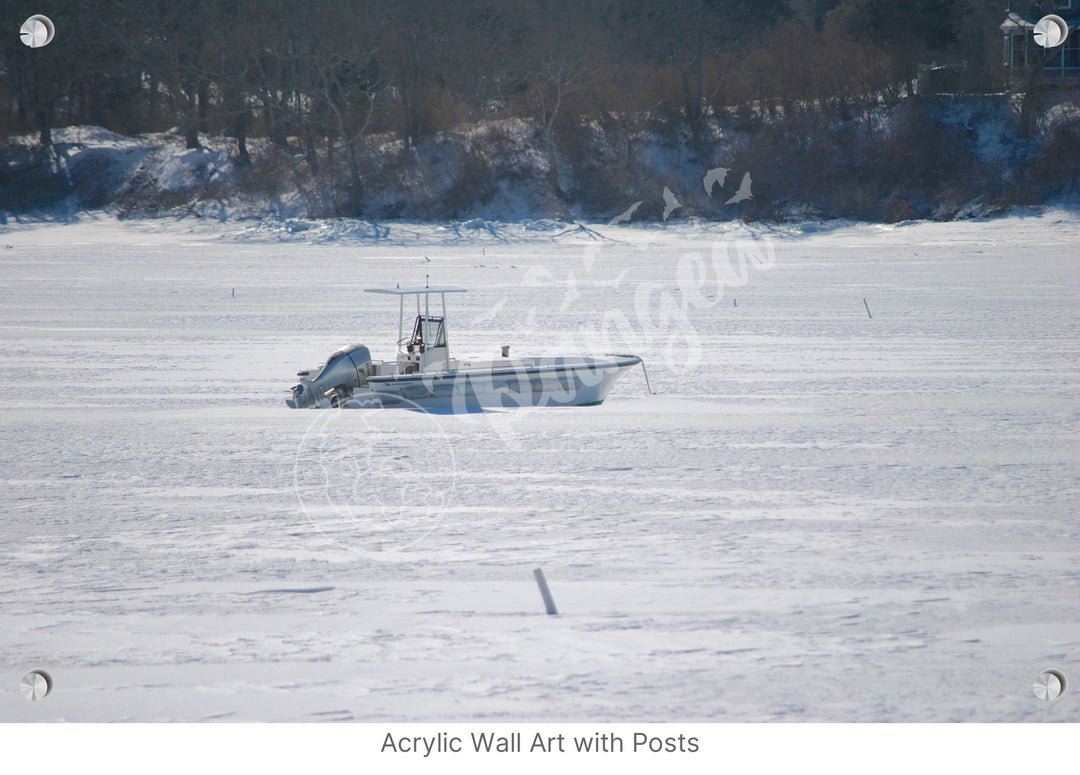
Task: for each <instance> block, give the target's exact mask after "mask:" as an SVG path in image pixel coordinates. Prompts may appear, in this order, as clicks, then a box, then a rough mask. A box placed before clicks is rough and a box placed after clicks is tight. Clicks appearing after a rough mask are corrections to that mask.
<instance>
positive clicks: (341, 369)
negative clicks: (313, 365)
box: [285, 344, 372, 409]
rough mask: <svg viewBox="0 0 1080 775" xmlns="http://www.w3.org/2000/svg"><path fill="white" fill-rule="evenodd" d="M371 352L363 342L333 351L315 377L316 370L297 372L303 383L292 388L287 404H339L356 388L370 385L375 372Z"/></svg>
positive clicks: (349, 396) (305, 406) (303, 407)
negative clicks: (372, 374)
mask: <svg viewBox="0 0 1080 775" xmlns="http://www.w3.org/2000/svg"><path fill="white" fill-rule="evenodd" d="M371 369H372V366H371V352H370V351H369V350H368V348H367V347H365V346H364V345H362V344H353V345H349V346H348V347H345V348H342V349H341V350H338V351H337V352H335V353H333V354H332V355H331V356H330V357H329V358H327V359H326V363H324V364H323V366H322V368H321V369H319V371H318V373H317V374H315V375H314V376H312V371H314V370H313V369H312V370H309V371H300V372H297V376H298V377H300V384H298V385H295V386H294V387H293V389H292V398H287V399H285V403H286V404H287V405H288V406H289V407H291V408H293V409H309V408H310V409H315V408H319V407H323V406H328V405H333V406H336V405H338V404H340V403H344V402H345V401H347V400H349V399H350V398H352V394H353V390H355V389H356V388H358V387H362V386H364V385H366V384H367V378H368V377H369V376H370V374H371Z"/></svg>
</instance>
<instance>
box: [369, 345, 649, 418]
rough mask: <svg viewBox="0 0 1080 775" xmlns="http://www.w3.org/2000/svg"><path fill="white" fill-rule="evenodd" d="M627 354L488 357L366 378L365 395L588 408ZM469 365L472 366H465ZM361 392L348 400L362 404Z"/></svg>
mask: <svg viewBox="0 0 1080 775" xmlns="http://www.w3.org/2000/svg"><path fill="white" fill-rule="evenodd" d="M639 363H641V359H640V358H638V357H637V356H633V355H619V356H612V357H611V358H607V359H601V358H589V357H567V358H559V357H551V358H526V359H519V358H518V359H513V360H510V359H507V360H506V361H505V362H502V361H491V362H487V363H485V364H483V366H480V364H475V365H473V364H470V365H466V366H463V367H461V368H457V369H453V370H450V371H445V372H435V373H421V374H407V375H394V376H385V377H371V378H369V379H368V385H367V387H368V388H369V389H370V391H371V398H372V399H374V401H376V402H377V403H378V404H380V405H382V406H413V405H415V406H419V407H422V408H434V409H449V410H453V411H472V410H475V409H478V408H481V407H517V406H592V405H596V404H599V403H601V402H602V401H603V400H604V399H605V398H607V395H608V393H609V392H611V389H612V387H614V385H615V382H616V380H618V378H619V376H620V375H621V374H622V373H623V372H624V371H626V370H627V369H629V368H632V367H634V366H637V365H638V364H639ZM470 366H472V367H470ZM363 394H364V391H363V390H357V391H356V392H355V393H354V395H353V398H354V400H355V399H360V401H361V402H363V398H362V396H363Z"/></svg>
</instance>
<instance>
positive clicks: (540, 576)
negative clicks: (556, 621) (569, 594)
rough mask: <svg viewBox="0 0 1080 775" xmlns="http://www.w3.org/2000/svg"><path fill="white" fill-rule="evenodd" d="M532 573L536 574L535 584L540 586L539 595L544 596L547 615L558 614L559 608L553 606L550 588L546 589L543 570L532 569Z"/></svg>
mask: <svg viewBox="0 0 1080 775" xmlns="http://www.w3.org/2000/svg"><path fill="white" fill-rule="evenodd" d="M533 575H534V576H536V584H537V586H539V587H540V596H541V597H542V598H544V608H546V609H547V614H548V616H558V615H559V609H558V608H556V607H555V599H554V598H553V597H552V596H551V590H550V589H548V585H547V579H545V578H544V571H542V570H540V569H539V568H537V569H536V570H534V571H533Z"/></svg>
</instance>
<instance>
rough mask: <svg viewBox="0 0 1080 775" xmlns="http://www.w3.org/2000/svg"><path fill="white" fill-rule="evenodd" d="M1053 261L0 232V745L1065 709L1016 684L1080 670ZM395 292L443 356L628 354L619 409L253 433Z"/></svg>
mask: <svg viewBox="0 0 1080 775" xmlns="http://www.w3.org/2000/svg"><path fill="white" fill-rule="evenodd" d="M600 236H603V237H604V239H601V238H599V237H600ZM740 240H742V241H743V243H744V244H749V243H748V242H747V241H750V240H754V241H755V242H754V244H755V245H757V247H758V248H759V249H760V250H761V251H763V247H762V246H764V245H766V243H767V244H768V245H769V246H770V247H771V248H772V249H773V250H774V253H775V263H774V264H773V262H772V260H771V259H768V257H767V253H765V252H759V254H758V256H757V258H756V259H754V257H753V256H751V260H750V261H749V262H747V264H746V265H745V267H742V268H740V267H739V266H738V261H737V260H736V258H737V251H736V245H737V243H738V242H739V241H740ZM1078 241H1080V217H1078V216H1076V215H1075V214H1072V213H1068V212H1063V211H1057V210H1049V211H1045V212H1041V213H1038V214H1017V215H1014V216H1010V217H1008V218H1003V219H999V220H992V221H986V222H955V223H912V224H902V225H898V226H889V227H886V226H869V225H858V224H849V225H839V226H838V225H828V226H821V225H818V226H815V225H814V224H804V225H802V226H800V227H791V228H783V229H781V228H765V227H748V226H741V225H736V224H701V223H693V222H683V223H678V224H675V223H669V224H667V225H665V226H664V227H663V228H660V227H637V226H627V225H623V226H617V227H608V226H592V227H590V230H585V229H575V228H573V227H572V226H567V225H565V224H557V223H553V222H532V223H525V224H517V225H507V224H498V223H489V222H469V223H465V224H462V223H458V224H440V225H416V224H408V223H391V224H378V225H376V224H370V223H361V222H350V221H328V222H319V221H305V222H301V221H274V222H270V221H267V222H260V223H259V224H257V225H251V224H249V223H246V222H230V221H226V222H224V223H213V224H208V223H206V222H205V221H198V220H193V219H189V220H182V221H171V220H170V221H131V222H117V221H115V220H112V219H111V218H107V217H101V218H96V217H93V216H80V218H79V219H77V220H76V221H74V222H72V223H69V224H55V223H31V224H17V223H13V222H9V223H8V225H7V226H6V227H4V228H3V230H0V272H2V277H3V283H2V286H0V366H2V369H0V388H2V389H0V442H2V471H3V474H2V476H3V497H2V500H0V600H2V602H3V605H2V607H0V679H2V680H3V681H4V682H5V683H4V686H3V687H0V688H3V691H0V720H3V721H26V720H39V719H49V720H51V719H68V720H76V721H99V720H102V721H103V720H121V719H131V720H147V721H152V720H174V719H175V720H192V721H194V720H204V719H229V720H247V719H251V720H292V721H302V720H328V721H329V720H349V719H354V720H361V721H375V720H378V721H479V720H508V721H525V720H529V721H676V720H678V721H689V720H705V721H708V720H722V721H756V720H773V719H779V720H800V721H801V720H808V721H809V720H822V721H833V720H835V721H855V720H859V721H960V720H975V721H1021V720H1068V721H1077V720H1080V693H1076V692H1073V691H1070V692H1068V693H1067V694H1066V695H1065V696H1064V697H1062V698H1061V699H1059V700H1057V701H1055V702H1042V701H1039V700H1038V699H1036V698H1035V697H1034V696H1033V694H1032V690H1031V687H1032V681H1033V679H1034V678H1035V676H1036V675H1037V674H1038V673H1039V671H1040V670H1042V669H1044V668H1048V667H1053V668H1057V669H1059V670H1061V671H1063V672H1064V673H1065V674H1066V675H1067V676H1069V677H1070V678H1072V679H1073V680H1075V681H1080V623H1078V621H1077V611H1078V610H1080V555H1078V553H1077V549H1078V546H1080V523H1078V521H1077V512H1076V504H1077V497H1078V494H1080V493H1078V490H1080V454H1078V453H1080V369H1078V366H1080V357H1078V351H1077V345H1078V341H1080V337H1078V334H1080V264H1078V262H1077V260H1076V256H1075V246H1076V245H1077V244H1078ZM717 245H722V246H727V247H730V248H731V251H730V256H729V257H730V259H731V261H730V264H729V265H726V266H729V267H730V272H729V273H728V274H726V275H725V278H726V279H724V278H720V277H719V274H722V272H721V271H720V268H721V264H719V263H714V262H713V260H712V257H713V256H714V255H715V252H714V251H715V250H716V248H717ZM725 249H726V248H725ZM680 267H681V268H680ZM740 271H742V272H743V274H740ZM425 275H430V276H431V280H432V282H433V283H436V282H437V283H441V284H455V285H462V286H465V287H468V288H470V289H472V290H471V292H470V293H468V294H463V295H462V296H461V297H459V298H457V299H455V300H454V305H453V307H452V308H451V309H450V332H451V337H452V347H454V348H455V350H456V351H457V353H459V354H476V355H482V356H486V357H494V356H496V355H497V354H498V352H499V347H500V346H501V345H505V344H508V345H511V347H512V352H513V353H515V354H520V355H526V354H553V353H554V354H559V353H571V354H574V353H581V352H583V351H584V350H592V351H594V352H596V353H603V352H631V353H635V354H637V355H640V356H642V357H643V358H644V359H645V362H646V364H647V365H648V367H649V377H650V379H651V383H652V388H653V390H654V391H655V393H656V395H653V396H649V395H646V390H645V382H644V378H643V375H642V374H641V373H640V370H638V371H635V372H630V373H628V374H626V375H624V376H623V378H622V379H621V380H620V382H619V383H618V384H617V385H616V387H615V390H614V391H613V393H612V395H611V396H610V397H609V398H608V400H607V401H606V402H605V403H604V404H603V405H602V406H599V407H592V408H544V409H525V410H505V411H503V410H499V411H489V412H484V413H477V414H467V415H449V414H423V413H418V412H410V411H406V410H397V409H352V410H340V411H331V410H326V411H295V410H289V409H288V408H286V406H285V404H284V398H285V397H286V395H287V394H288V388H289V387H290V386H291V385H292V384H293V382H294V381H295V378H294V375H295V372H296V371H297V370H298V369H299V368H303V367H308V366H314V365H316V364H317V363H318V362H320V360H321V359H323V358H324V357H325V355H326V354H327V353H329V352H332V351H333V350H334V349H336V348H337V347H339V346H340V345H343V344H347V343H349V342H363V343H364V344H367V345H368V346H369V347H370V348H371V350H372V354H373V355H374V356H375V357H389V356H391V355H392V345H393V340H394V338H395V336H396V333H395V332H396V323H395V317H396V309H389V308H387V305H386V304H385V302H383V301H381V300H379V299H377V298H373V297H371V296H370V295H367V294H364V293H362V289H363V288H366V287H373V286H388V285H389V286H390V287H392V284H393V283H402V284H403V285H404V284H413V285H415V284H418V283H419V282H423V280H424V276H425ZM721 279H724V281H723V282H720V281H719V280H721ZM744 281H745V282H744ZM691 291H692V293H691ZM864 299H865V306H864ZM868 312H869V313H870V314H872V317H871V316H870V314H868ZM535 568H543V571H544V573H545V575H546V577H547V580H548V582H549V584H550V586H551V590H552V593H553V595H554V598H555V602H556V603H557V605H558V608H559V612H560V615H559V616H557V617H549V616H546V615H545V614H544V608H543V603H542V601H541V599H540V596H539V593H538V591H537V588H536V584H535V582H534V580H533V575H532V572H533V569H535ZM35 668H40V669H45V670H47V671H49V672H50V673H51V675H52V677H53V679H54V682H55V688H54V690H53V692H52V694H50V695H49V696H48V697H47V698H46V699H45V700H43V701H40V702H33V703H31V702H26V701H24V700H23V699H22V698H21V696H20V695H19V693H18V692H17V691H15V687H16V686H17V685H18V683H19V680H20V678H21V676H22V675H24V674H25V673H26V672H27V671H29V670H32V669H35ZM8 689H11V691H8Z"/></svg>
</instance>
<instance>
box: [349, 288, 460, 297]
mask: <svg viewBox="0 0 1080 775" xmlns="http://www.w3.org/2000/svg"><path fill="white" fill-rule="evenodd" d="M364 290H365V291H366V292H367V293H390V294H393V295H395V296H413V295H416V294H420V293H465V291H467V290H469V289H468V288H454V287H451V286H443V287H440V286H435V287H433V288H365V289H364Z"/></svg>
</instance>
